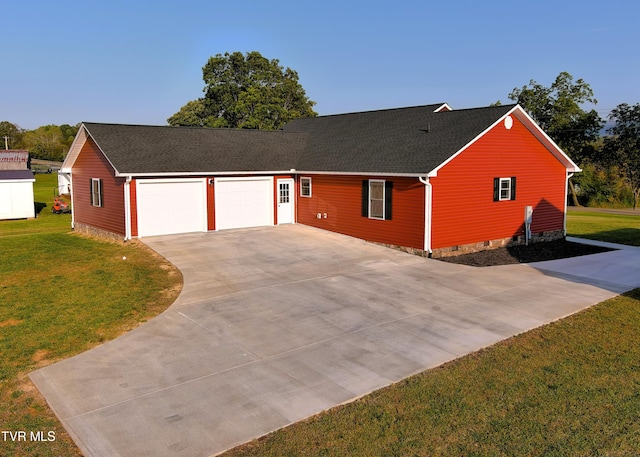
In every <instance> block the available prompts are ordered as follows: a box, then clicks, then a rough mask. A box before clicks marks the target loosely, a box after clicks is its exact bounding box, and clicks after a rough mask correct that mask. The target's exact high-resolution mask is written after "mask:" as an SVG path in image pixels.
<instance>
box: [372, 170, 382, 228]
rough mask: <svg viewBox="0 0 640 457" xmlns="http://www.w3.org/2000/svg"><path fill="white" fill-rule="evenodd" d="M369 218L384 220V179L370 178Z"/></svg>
mask: <svg viewBox="0 0 640 457" xmlns="http://www.w3.org/2000/svg"><path fill="white" fill-rule="evenodd" d="M369 218H370V219H383V220H384V180H380V179H370V180H369Z"/></svg>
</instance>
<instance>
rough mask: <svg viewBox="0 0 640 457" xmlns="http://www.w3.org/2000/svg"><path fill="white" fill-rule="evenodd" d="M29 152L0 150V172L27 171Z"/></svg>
mask: <svg viewBox="0 0 640 457" xmlns="http://www.w3.org/2000/svg"><path fill="white" fill-rule="evenodd" d="M28 168H29V151H26V150H22V149H7V150H4V151H2V150H0V170H27V169H28Z"/></svg>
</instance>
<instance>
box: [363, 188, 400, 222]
mask: <svg viewBox="0 0 640 457" xmlns="http://www.w3.org/2000/svg"><path fill="white" fill-rule="evenodd" d="M392 195H393V181H386V180H384V179H368V180H363V181H362V217H368V218H369V219H379V220H391V217H392Z"/></svg>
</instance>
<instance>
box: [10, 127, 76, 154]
mask: <svg viewBox="0 0 640 457" xmlns="http://www.w3.org/2000/svg"><path fill="white" fill-rule="evenodd" d="M79 127H80V125H68V124H63V125H43V126H41V127H38V128H37V129H34V130H26V129H22V128H20V127H19V126H18V125H16V124H13V123H11V122H9V121H2V122H0V149H26V150H28V151H29V152H30V154H31V157H32V158H34V159H43V160H52V161H54V162H62V161H63V160H64V158H65V157H66V155H67V152H69V148H70V147H71V143H73V139H74V138H75V136H76V133H78V129H79Z"/></svg>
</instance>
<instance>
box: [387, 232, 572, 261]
mask: <svg viewBox="0 0 640 457" xmlns="http://www.w3.org/2000/svg"><path fill="white" fill-rule="evenodd" d="M563 238H564V231H563V230H553V231H549V232H541V233H534V234H532V235H531V239H530V240H529V243H543V242H546V241H556V240H560V239H563ZM374 244H378V245H380V246H384V247H387V248H391V249H397V250H398V251H402V252H406V253H408V254H413V255H417V256H420V257H431V258H434V259H439V258H442V257H452V256H456V255H463V254H472V253H474V252H480V251H488V250H490V249H498V248H504V247H509V246H519V245H524V244H526V240H525V237H524V235H518V236H514V237H509V238H500V239H497V240H488V241H480V242H478V243H470V244H463V245H459V246H450V247H446V248H438V249H434V250H433V252H432V254H431V255H429V254H428V252H426V251H424V250H422V249H418V248H411V247H406V246H397V245H394V244H385V243H374Z"/></svg>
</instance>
